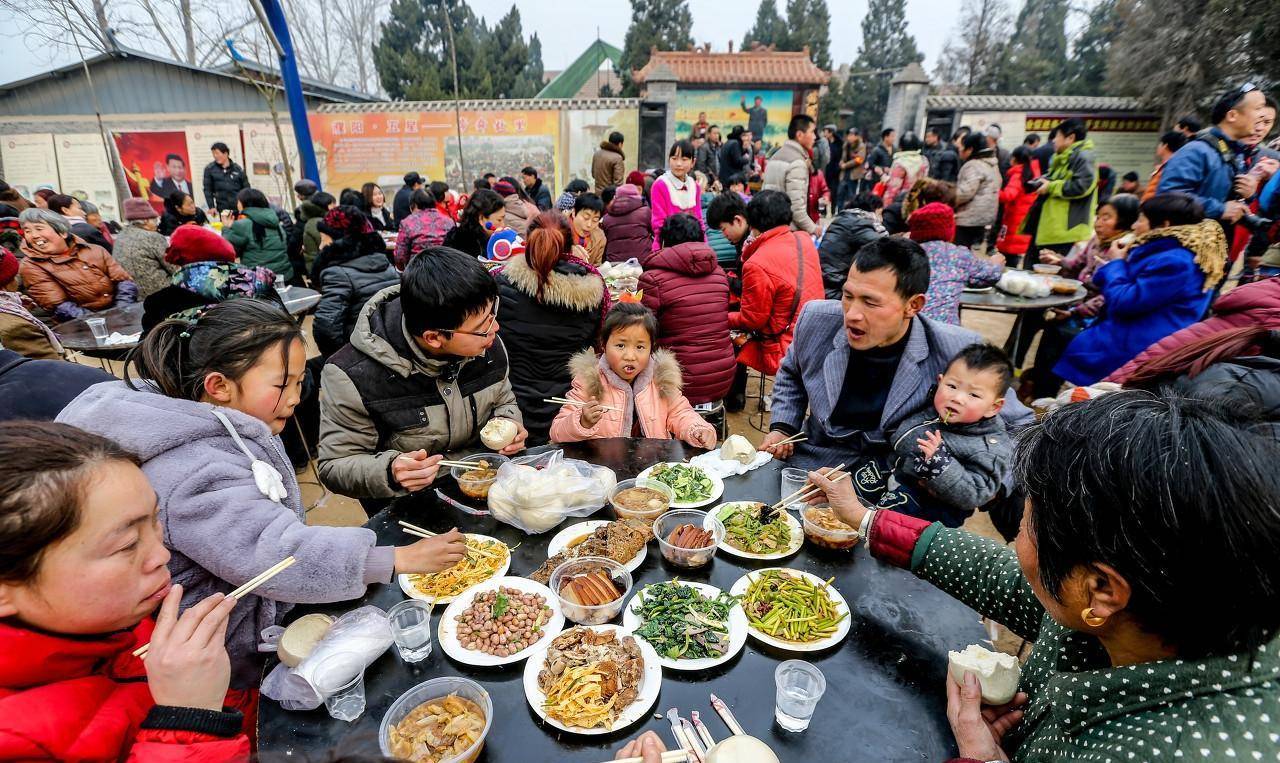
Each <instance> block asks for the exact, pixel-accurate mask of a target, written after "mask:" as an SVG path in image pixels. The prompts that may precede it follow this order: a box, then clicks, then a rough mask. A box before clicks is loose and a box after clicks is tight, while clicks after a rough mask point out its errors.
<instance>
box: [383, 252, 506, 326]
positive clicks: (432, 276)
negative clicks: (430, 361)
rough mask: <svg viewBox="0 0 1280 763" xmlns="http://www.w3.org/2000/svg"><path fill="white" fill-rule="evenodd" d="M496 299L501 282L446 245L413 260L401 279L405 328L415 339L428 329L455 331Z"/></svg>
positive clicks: (469, 258)
mask: <svg viewBox="0 0 1280 763" xmlns="http://www.w3.org/2000/svg"><path fill="white" fill-rule="evenodd" d="M497 297H498V282H497V281H495V280H493V276H491V275H489V271H487V270H485V269H484V266H483V265H481V264H480V261H479V260H477V259H476V258H475V257H472V256H471V255H469V254H464V253H462V252H459V251H458V250H457V249H453V248H450V247H447V246H433V247H431V248H429V249H427V250H426V251H424V252H422V253H421V254H420V255H418V256H417V257H414V258H413V259H412V260H410V262H409V265H408V267H406V268H405V269H404V273H403V274H402V275H401V276H400V305H401V307H403V309H404V325H405V328H407V329H409V332H410V333H411V334H413V335H414V336H421V335H422V332H424V331H427V330H428V329H442V330H448V329H456V328H458V327H459V326H461V325H462V324H463V323H465V322H466V320H467V318H468V317H470V316H472V315H477V314H479V313H482V312H484V311H485V310H486V309H488V307H489V305H490V303H492V302H493V301H494V300H495V299H497Z"/></svg>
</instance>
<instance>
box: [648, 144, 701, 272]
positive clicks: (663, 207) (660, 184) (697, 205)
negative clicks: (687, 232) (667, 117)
mask: <svg viewBox="0 0 1280 763" xmlns="http://www.w3.org/2000/svg"><path fill="white" fill-rule="evenodd" d="M693 155H694V149H693V143H692V142H690V141H688V140H678V141H676V142H675V143H673V144H671V151H670V152H669V153H668V154H667V165H668V166H669V167H670V169H668V170H667V171H666V172H664V173H662V176H661V177H659V178H658V179H657V180H655V181H653V187H652V188H650V189H649V222H650V223H651V226H650V229H651V230H652V231H653V251H655V252H656V251H658V250H659V249H661V248H662V244H661V242H659V240H658V233H659V232H660V231H661V230H662V224H663V223H664V222H666V221H667V218H668V217H670V216H671V215H678V214H680V213H682V212H683V213H684V214H686V215H692V216H693V218H694V219H695V220H697V221H698V222H699V223H700V224H701V225H702V226H703V227H704V228H705V227H706V223H705V222H703V219H702V189H701V188H699V187H698V183H697V181H695V180H694V179H693Z"/></svg>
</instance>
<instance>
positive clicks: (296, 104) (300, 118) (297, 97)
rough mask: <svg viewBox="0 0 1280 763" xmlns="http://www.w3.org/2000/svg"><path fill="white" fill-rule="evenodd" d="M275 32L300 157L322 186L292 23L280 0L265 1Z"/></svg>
mask: <svg viewBox="0 0 1280 763" xmlns="http://www.w3.org/2000/svg"><path fill="white" fill-rule="evenodd" d="M262 6H263V8H264V10H266V12H267V21H268V22H269V23H270V24H271V31H272V32H275V35H276V39H278V40H279V41H280V49H281V53H280V80H281V83H282V84H283V85H284V94H285V99H286V100H287V101H288V103H289V118H290V121H292V122H293V139H294V140H295V141H296V142H297V143H298V159H299V160H301V162H302V176H303V177H305V178H307V179H308V180H313V181H315V184H316V186H317V187H319V186H320V184H321V183H320V167H319V165H317V164H316V152H315V147H314V146H313V145H312V143H311V125H310V123H308V122H307V102H306V100H305V99H304V98H303V97H302V79H301V78H300V77H299V76H298V62H297V61H296V60H295V58H294V54H293V38H292V37H290V36H289V22H288V21H286V20H285V16H284V8H283V7H282V6H281V5H280V0H262Z"/></svg>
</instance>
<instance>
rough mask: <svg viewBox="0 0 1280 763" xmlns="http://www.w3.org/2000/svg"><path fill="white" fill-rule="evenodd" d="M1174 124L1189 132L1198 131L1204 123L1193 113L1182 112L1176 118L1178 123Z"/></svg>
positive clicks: (1202, 127)
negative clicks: (1181, 114)
mask: <svg viewBox="0 0 1280 763" xmlns="http://www.w3.org/2000/svg"><path fill="white" fill-rule="evenodd" d="M1175 126H1176V127H1177V128H1178V129H1180V130H1190V131H1191V132H1200V131H1201V130H1203V129H1204V123H1203V122H1201V121H1200V119H1199V118H1198V117H1196V115H1195V114H1184V115H1183V116H1182V117H1180V118H1179V119H1178V124H1177V125H1175Z"/></svg>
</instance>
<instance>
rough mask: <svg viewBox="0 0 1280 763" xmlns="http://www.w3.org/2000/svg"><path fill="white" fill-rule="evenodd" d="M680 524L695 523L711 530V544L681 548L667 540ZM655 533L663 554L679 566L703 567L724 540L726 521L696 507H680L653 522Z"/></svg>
mask: <svg viewBox="0 0 1280 763" xmlns="http://www.w3.org/2000/svg"><path fill="white" fill-rule="evenodd" d="M680 525H695V526H697V527H701V528H703V529H706V530H710V531H711V535H712V538H711V545H710V546H707V547H705V548H681V547H679V546H673V545H671V544H670V543H668V542H667V538H668V537H670V535H671V533H672V531H674V530H675V529H676V528H677V527H679V526H680ZM653 534H654V535H656V536H657V537H658V546H659V547H660V548H661V549H662V556H663V558H665V559H666V560H667V561H668V562H671V563H672V564H674V565H676V566H677V567H702V566H704V565H706V564H709V563H710V562H711V560H712V559H713V558H714V557H715V555H716V549H717V548H718V547H719V546H720V542H721V541H723V540H724V536H725V529H724V523H723V522H721V521H720V520H719V519H717V518H716V517H713V516H711V515H710V514H708V513H707V512H705V511H698V510H696V509H678V510H676V511H668V512H667V513H666V514H663V515H662V516H661V517H658V520H657V521H656V522H654V523H653Z"/></svg>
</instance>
